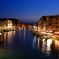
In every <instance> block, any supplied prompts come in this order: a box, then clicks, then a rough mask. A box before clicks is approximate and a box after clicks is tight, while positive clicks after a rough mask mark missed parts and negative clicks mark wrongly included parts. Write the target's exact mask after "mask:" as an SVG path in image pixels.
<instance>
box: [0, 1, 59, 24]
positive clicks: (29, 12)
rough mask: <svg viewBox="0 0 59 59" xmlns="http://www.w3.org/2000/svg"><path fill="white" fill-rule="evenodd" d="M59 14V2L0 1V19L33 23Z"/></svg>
mask: <svg viewBox="0 0 59 59" xmlns="http://www.w3.org/2000/svg"><path fill="white" fill-rule="evenodd" d="M56 14H59V0H0V18H17V19H20V21H21V22H28V23H30V22H31V23H35V22H38V20H39V19H40V17H42V16H45V15H56Z"/></svg>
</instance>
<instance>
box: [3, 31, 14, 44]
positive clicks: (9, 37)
mask: <svg viewBox="0 0 59 59" xmlns="http://www.w3.org/2000/svg"><path fill="white" fill-rule="evenodd" d="M14 38H15V31H10V32H4V43H5V44H6V43H7V44H8V45H10V44H12V40H13V39H14Z"/></svg>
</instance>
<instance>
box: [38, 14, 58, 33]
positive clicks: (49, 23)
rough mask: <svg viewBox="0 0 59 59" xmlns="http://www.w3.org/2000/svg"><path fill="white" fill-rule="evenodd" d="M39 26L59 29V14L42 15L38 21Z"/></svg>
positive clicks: (47, 28) (45, 28)
mask: <svg viewBox="0 0 59 59" xmlns="http://www.w3.org/2000/svg"><path fill="white" fill-rule="evenodd" d="M37 26H38V28H40V29H42V30H46V31H56V32H58V31H59V15H55V16H42V18H40V20H39V21H38V23H37Z"/></svg>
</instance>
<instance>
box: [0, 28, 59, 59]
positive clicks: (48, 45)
mask: <svg viewBox="0 0 59 59" xmlns="http://www.w3.org/2000/svg"><path fill="white" fill-rule="evenodd" d="M0 39H1V38H0ZM2 40H3V43H0V59H59V41H58V40H56V39H55V38H53V39H47V40H45V39H44V38H43V39H42V38H41V37H36V36H35V35H33V34H32V33H31V32H30V31H29V29H23V30H19V31H10V32H4V33H3V34H2Z"/></svg>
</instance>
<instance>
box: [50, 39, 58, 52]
mask: <svg viewBox="0 0 59 59" xmlns="http://www.w3.org/2000/svg"><path fill="white" fill-rule="evenodd" d="M51 48H52V49H53V50H55V51H56V52H57V53H59V40H56V39H53V44H52V46H51Z"/></svg>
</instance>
